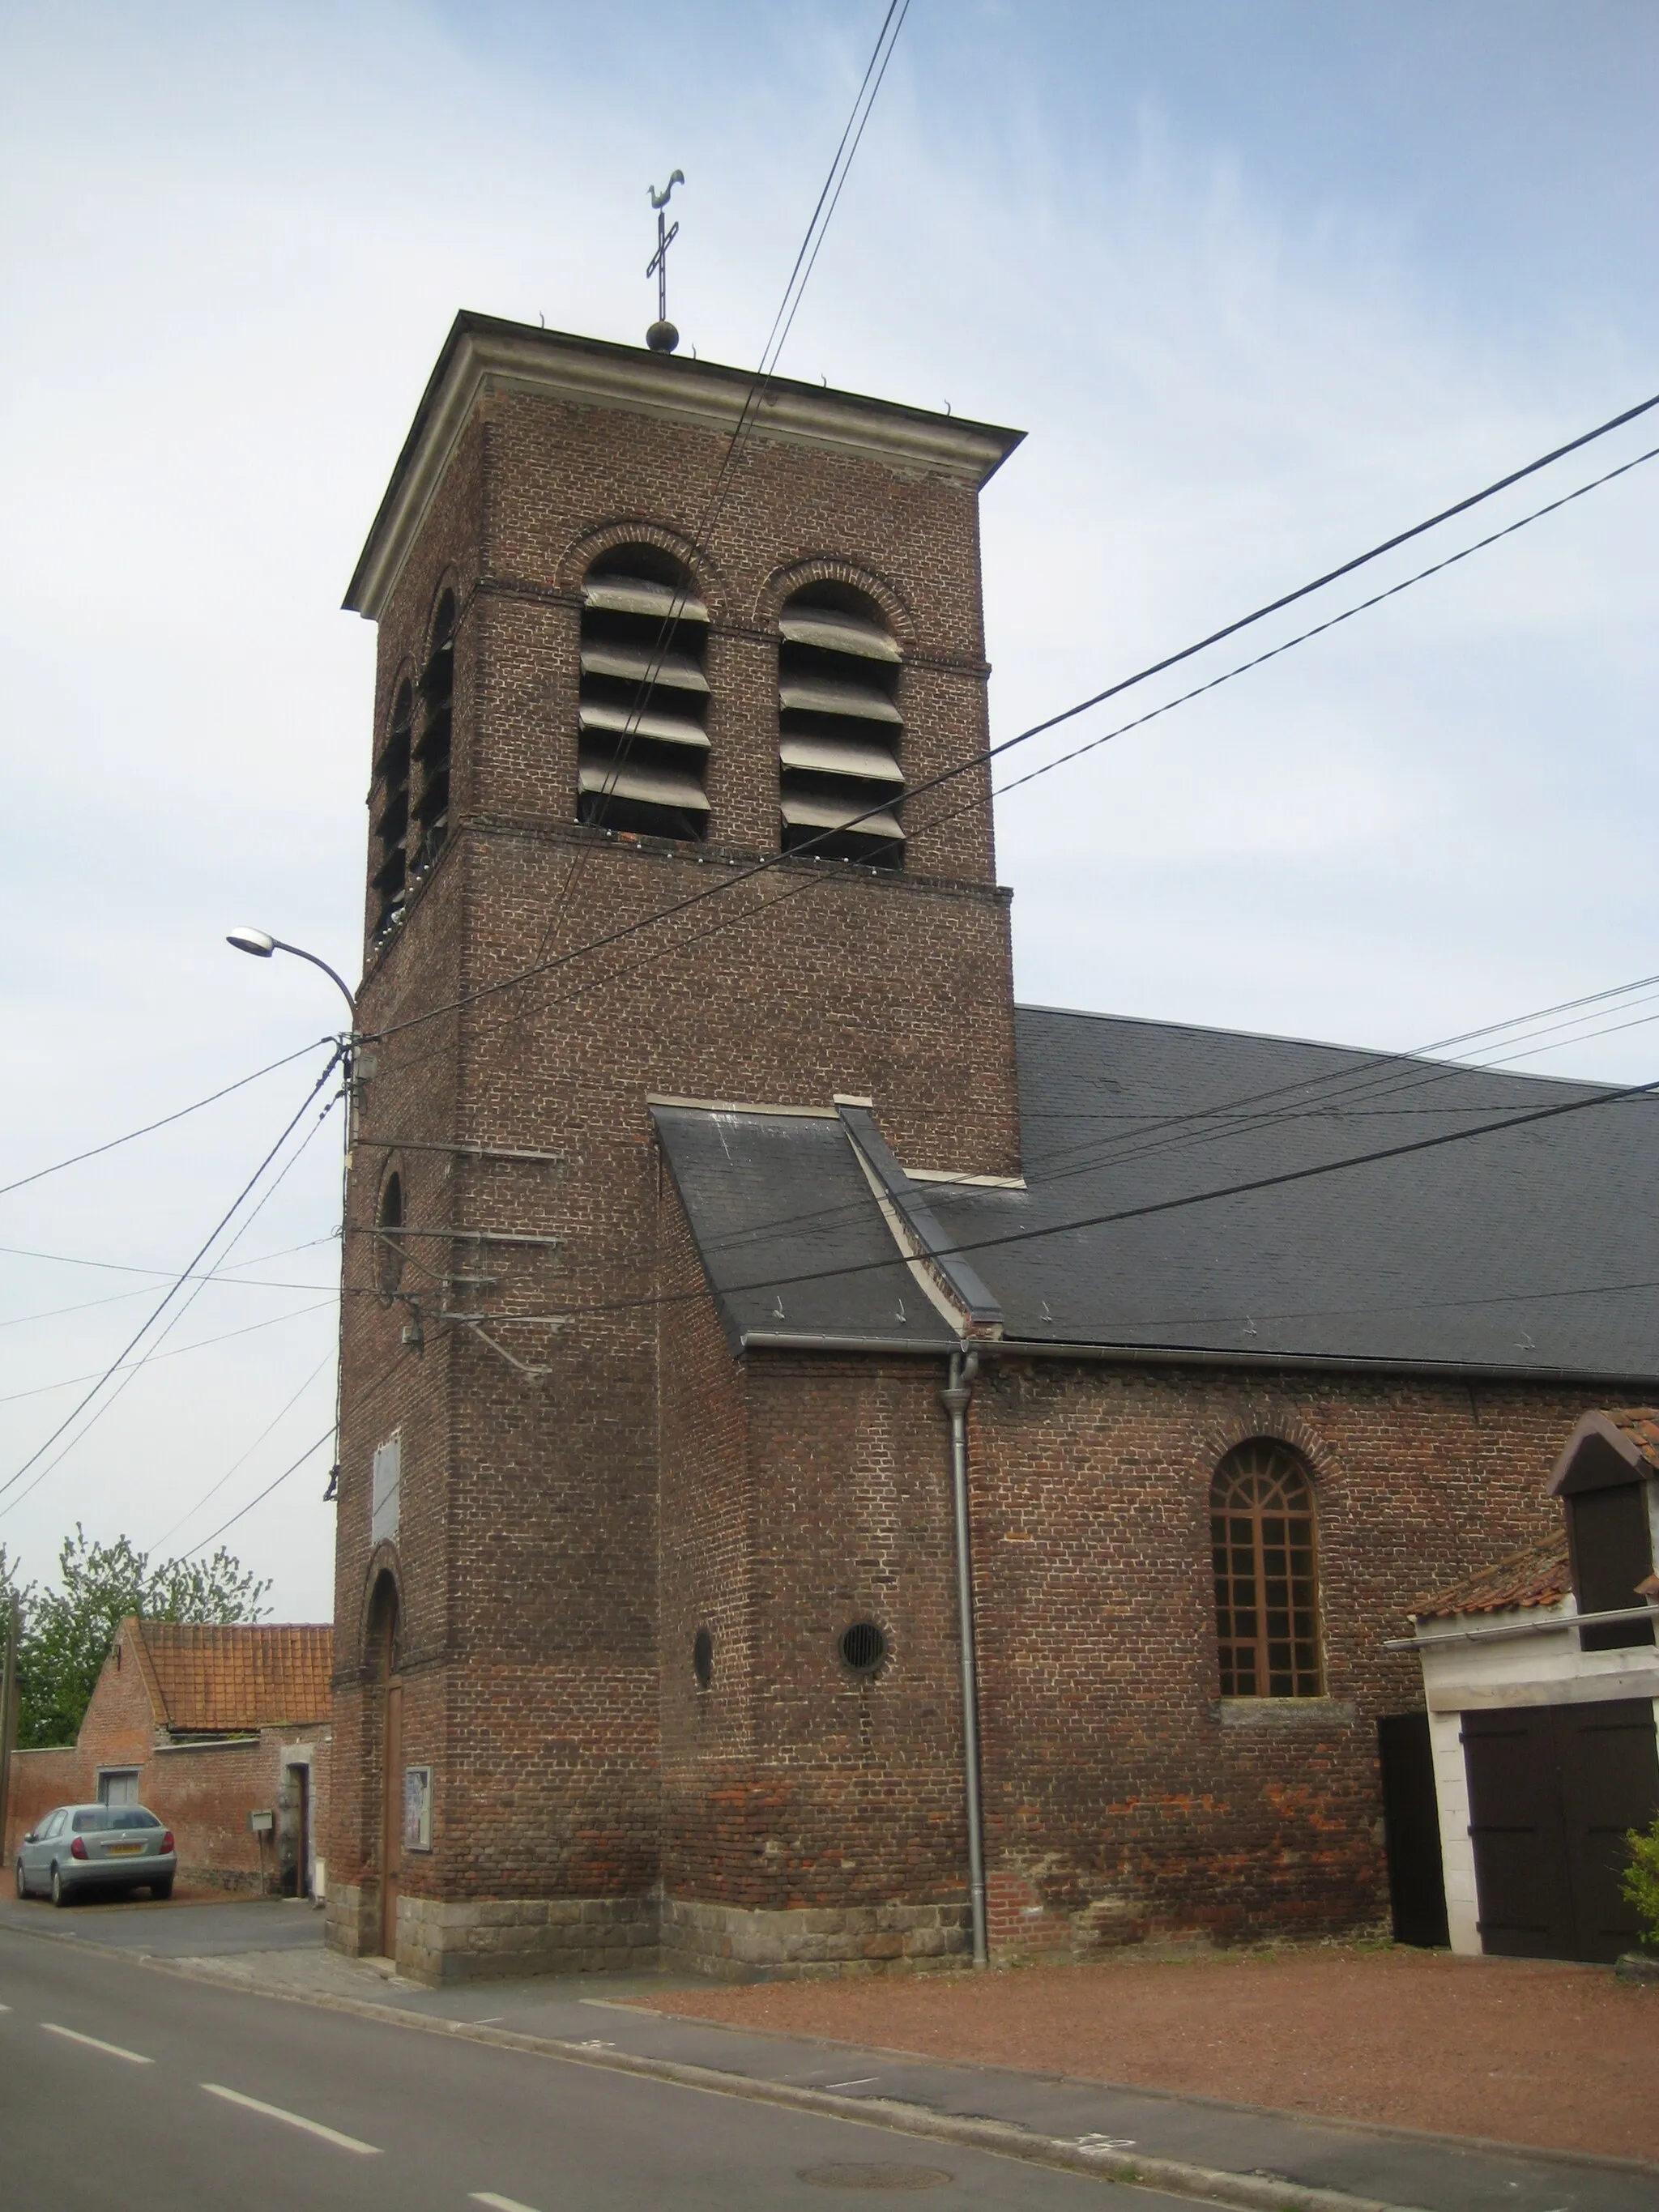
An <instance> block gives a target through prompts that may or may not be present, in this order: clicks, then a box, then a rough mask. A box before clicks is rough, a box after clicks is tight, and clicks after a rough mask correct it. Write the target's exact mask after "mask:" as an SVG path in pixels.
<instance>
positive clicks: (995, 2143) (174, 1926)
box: [0, 1905, 1659, 2212]
mask: <svg viewBox="0 0 1659 2212" xmlns="http://www.w3.org/2000/svg"><path fill="white" fill-rule="evenodd" d="M229 1909H230V1908H224V1909H223V1910H229ZM235 1909H236V1910H239V1911H244V1912H247V1913H249V1914H252V1915H257V1914H258V1913H259V1912H261V1911H264V1912H265V1913H266V1914H276V1915H278V1916H280V1915H282V1913H283V1911H284V1908H283V1907H281V1906H265V1907H261V1906H258V1905H254V1906H250V1907H240V1908H235ZM87 1917H88V1920H89V1921H90V1920H91V1918H92V1915H91V1914H88V1916H87ZM76 1918H77V1916H76V1915H74V1914H63V1913H58V1914H53V1913H52V1912H51V1911H50V1909H49V1908H48V1909H47V1910H46V1911H45V1913H44V1914H33V1913H32V1914H30V1915H29V1916H28V1919H27V1923H23V1924H26V1925H27V1930H28V1932H29V1933H31V1934H40V1935H44V1936H48V1937H56V1938H58V1940H64V1941H70V1942H79V1941H84V1940H85V1937H84V1936H82V1935H81V1934H80V1932H79V1930H78V1929H77V1927H76ZM65 1922H67V1923H68V1925H67V1927H64V1925H63V1923H65ZM255 1924H257V1923H250V1926H251V1929H252V1926H253V1925H255ZM19 1925H20V1916H19V1915H18V1913H17V1912H16V1911H15V1909H4V1908H0V1927H3V1928H17V1927H18V1926H19ZM283 1925H284V1934H285V1936H287V1940H286V1941H285V1942H283V1944H282V1945H281V1946H280V1947H277V1948H269V1947H267V1948H256V1946H255V1945H254V1944H253V1943H252V1942H250V1943H249V1944H247V1946H246V1948H242V1949H240V1950H226V1951H222V1952H220V1953H219V1954H217V1955H199V1954H198V1955H194V1956H192V1955H189V1954H178V1953H173V1951H172V1948H171V1946H172V1942H173V1939H174V1935H175V1930H177V1932H178V1934H179V1936H182V1935H183V1934H184V1933H185V1930H184V1929H181V1928H179V1920H178V1918H177V1917H175V1918H174V1919H173V1922H172V1923H171V1924H170V1925H168V1926H167V1936H168V1938H169V1955H168V1956H167V1957H166V1958H165V1959H163V1958H161V1957H159V1956H158V1955H157V1950H156V1948H151V1946H152V1943H153V1939H154V1937H155V1936H157V1935H159V1934H160V1933H161V1930H160V1929H159V1928H157V1927H156V1926H155V1923H154V1922H153V1921H149V1920H147V1919H145V1918H144V1917H139V1916H134V1917H131V1918H130V1919H127V1920H126V1923H125V1927H124V1928H123V1929H121V1931H120V1934H121V1941H120V1942H119V1943H118V1944H113V1945H109V1937H108V1936H107V1935H106V1936H102V1938H101V1942H102V1943H104V1944H106V1945H109V1947H110V1948H113V1949H117V1950H119V1951H122V1952H124V1953H125V1954H126V1955H127V1956H129V1957H132V1958H140V1959H144V1960H146V1962H147V1963H149V1964H151V1965H154V1966H165V1967H166V1968H167V1970H169V1971H172V1972H179V1973H184V1974H187V1975H190V1976H191V1977H193V1978H199V1979H202V1980H205V1981H210V1982H213V1983H215V1984H219V1985H221V1986H230V1987H234V1988H238V1989H242V1990H247V1991H249V1992H250V1993H252V1994H257V1995H259V1996H264V1997H266V1998H267V1999H273V1998H287V1999H290V2000H294V2001H297V2002H304V2003H311V2004H321V2005H325V2006H328V2007H330V2008H332V2009H336V2010H342V2011H348V2012H355V2013H359V2014H361V2015H364V2016H367V2017H379V2018H386V2017H388V2016H390V2017H393V2018H401V2019H403V2020H404V2021H405V2022H406V2023H407V2024H408V2025H410V2027H422V2028H425V2029H427V2030H428V2031H435V2032H439V2033H447V2034H456V2035H464V2036H466V2037H468V2038H469V2039H477V2040H479V2041H483V2042H490V2043H499V2044H503V2045H507V2046H509V2047H512V2048H515V2049H521V2050H522V2049H529V2050H533V2051H544V2052H546V2053H547V2054H548V2055H550V2056H551V2057H559V2058H562V2059H565V2060H574V2061H577V2062H578V2063H586V2064H590V2065H599V2066H614V2067H618V2068H621V2069H625V2070H628V2071H632V2072H637V2073H644V2074H648V2075H654V2076H656V2077H657V2078H659V2079H664V2080H668V2081H678V2082H682V2083H684V2084H685V2085H687V2086H690V2087H702V2088H709V2089H715V2090H719V2091H721V2092H723V2093H726V2094H730V2095H738V2096H757V2097H761V2098H763V2099H766V2100H769V2101H776V2102H781V2103H787V2104H791V2105H794V2106H805V2107H808V2108H811V2109H817V2110H821V2111H828V2112H836V2113H839V2114H841V2115H842V2116H844V2117H848V2118H859V2119H862V2120H865V2121H867V2122H870V2123H872V2124H876V2125H878V2126H881V2127H884V2128H890V2129H894V2130H897V2131H898V2132H901V2133H903V2134H907V2135H911V2136H927V2137H931V2138H933V2139H934V2140H945V2141H956V2142H974V2143H975V2144H977V2145H979V2146H980V2147H981V2148H990V2149H994V2150H999V2151H1001V2152H1004V2153H1005V2154H1009V2155H1012V2156H1017V2157H1023V2158H1030V2159H1036V2160H1040V2161H1041V2162H1042V2163H1045V2164H1049V2165H1059V2166H1070V2167H1072V2168H1073V2169H1081V2170H1084V2171H1094V2172H1099V2173H1100V2174H1101V2175H1102V2177H1103V2178H1109V2179H1122V2180H1127V2179H1137V2180H1139V2181H1140V2182H1141V2183H1142V2185H1148V2184H1150V2185H1152V2186H1155V2187H1161V2188H1164V2189H1167V2190H1170V2191H1173V2192H1175V2193H1176V2194H1178V2195H1181V2196H1183V2197H1188V2198H1189V2199H1193V2198H1200V2199H1204V2200H1206V2201H1209V2202H1212V2203H1227V2204H1233V2205H1237V2206H1240V2207H1243V2208H1249V2212H1279V2208H1280V2207H1290V2208H1298V2212H1350V2208H1353V2207H1355V2206H1356V2205H1357V2204H1358V2203H1364V2204H1366V2205H1368V2206H1371V2207H1376V2206H1379V2205H1381V2206H1384V2207H1388V2208H1398V2207H1413V2208H1423V2212H1498V2208H1500V2207H1504V2208H1512V2209H1513V2212H1652V2208H1653V2204H1654V2202H1655V2180H1656V2175H1659V2169H1656V2168H1654V2167H1651V2166H1648V2167H1638V2166H1635V2165H1634V2164H1632V2163H1630V2162H1626V2161H1623V2160H1595V2159H1590V2158H1571V2157H1564V2156H1559V2155H1553V2154H1548V2153H1529V2152H1526V2151H1522V2150H1518V2149H1515V2148H1510V2147H1507V2146H1505V2145H1504V2144H1501V2143H1482V2142H1474V2141H1456V2140H1453V2139H1451V2138H1448V2137H1436V2136H1413V2135H1412V2134H1410V2133H1409V2132H1407V2131H1405V2130H1389V2129H1385V2128H1375V2127H1371V2126H1364V2125H1358V2124H1344V2123H1342V2122H1340V2121H1332V2120H1327V2119H1315V2118H1306V2117H1303V2116H1299V2115H1295V2114H1291V2113H1286V2112H1273V2111H1269V2110H1267V2109H1264V2108H1262V2107H1261V2106H1253V2105H1250V2104H1246V2103H1230V2102H1227V2101H1225V2100H1219V2099H1216V2098H1206V2097H1202V2096H1191V2095H1184V2094H1176V2093H1165V2092H1164V2091H1161V2090H1158V2089H1155V2088H1150V2087H1130V2086H1124V2085H1120V2084H1113V2083H1107V2082H1098V2083H1097V2082H1089V2081H1077V2080H1074V2079H1067V2078H1063V2077H1060V2076H1057V2075H1053V2074H1041V2073H1031V2072H1025V2071H1020V2070H1017V2069H1012V2068H1007V2067H1000V2066H995V2065H987V2064H982V2063H980V2064H963V2063H950V2062H948V2061H945V2060H941V2059H938V2058H928V2057H914V2056H908V2055H903V2054H899V2053H895V2052H893V2051H887V2050H883V2049H879V2048H877V2047H874V2046H873V2045H867V2044H866V2045H864V2046H862V2047H858V2046H848V2045H845V2044H841V2043H830V2042H828V2041H826V2040H824V2039H818V2038H814V2037H812V2036H810V2035H806V2034H803V2033H768V2032H765V2031H757V2030H756V2029H753V2028H740V2027H732V2026H727V2025H720V2024H717V2023H715V2022H714V2021H709V2020H707V2019H702V2018H697V2017H695V2016H691V2015H689V2014H679V2013H675V2014H671V2013H668V2012H666V2011H664V2010H659V2009H658V2007H659V2004H661V2003H664V2002H666V2003H670V2004H677V2005H678V2004H681V2003H684V2002H687V2001H692V2002H698V2003H701V2002H704V2001H706V2000H707V1999H708V1997H710V1996H723V1997H734V1996H743V1997H747V1998H758V1997H761V1996H777V1995H780V1994H783V1993H784V1992H782V1991H781V1990H778V1989H777V1988H775V1987H774V1988H769V1989H753V1990H744V1991H729V1990H728V1991H710V1990H709V1989H708V1984H706V1983H701V1982H698V1983H693V1982H690V1981H689V1980H681V1981H676V1980H675V1979H673V1978H670V1977H667V1976H660V1975H639V1976H629V1977H625V1978H624V1977H598V1976H593V1977H588V1976H583V1977H580V1978H570V1979H564V1978H548V1977H540V1978H535V1979H531V1980H524V1981H515V1982H491V1983H484V1984H468V1985H465V1986H464V1987H461V1988H459V1989H453V1990H426V1989H420V1988H416V1987H415V1986H413V1985H411V1984H403V1983H399V1982H398V1981H397V1980H396V1979H395V1978H391V1977H390V1976H389V1975H388V1974H387V1973H386V1972H385V1970H384V1966H383V1964H376V1963H372V1962H369V1961H358V1960H347V1959H343V1958H341V1957H339V1956H338V1955H337V1954H333V1953H327V1952H325V1951H324V1950H323V1949H322V1948H321V1947H320V1943H319V1942H318V1941H317V1940H315V1938H314V1937H313V1936H312V1935H311V1929H312V1928H314V1926H315V1923H314V1921H313V1922H312V1923H310V1927H309V1928H307V1926H306V1923H305V1922H304V1917H303V1916H301V1915H300V1914H298V1913H297V1912H290V1915H289V1918H288V1920H287V1922H286V1923H283ZM289 1930H292V1931H294V1933H293V1934H292V1935H289V1934H288V1931H289ZM213 1932H214V1935H215V1936H216V1939H219V1940H222V1930H221V1929H219V1928H218V1927H216V1928H215V1929H214V1931H213ZM301 1939H303V1940H301ZM1086 1971H1088V1970H1086V1969H1085V1972H1086ZM1006 1979H1008V1980H1009V1981H1014V1980H1018V1979H1020V1978H1016V1977H1010V1978H1006ZM832 1986H833V1985H832ZM909 1986H911V1985H910V1984H892V1983H884V1984H878V1985H877V1984H872V1985H866V1987H867V1988H869V1990H870V1991H871V1993H872V1995H873V1994H875V1993H876V1991H877V1990H881V1991H883V1992H889V1993H890V1992H891V1991H893V1990H895V1989H897V1988H906V1987H909ZM1655 2009H1656V2011H1659V2007H1656V2008H1655Z"/></svg>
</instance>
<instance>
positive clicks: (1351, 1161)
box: [563, 1077, 1659, 1320]
mask: <svg viewBox="0 0 1659 2212" xmlns="http://www.w3.org/2000/svg"><path fill="white" fill-rule="evenodd" d="M1656 1092H1659V1077H1656V1078H1655V1079H1653V1080H1652V1081H1651V1082H1648V1083H1635V1084H1627V1085H1622V1086H1620V1088H1618V1089H1613V1090H1607V1091H1596V1092H1594V1093H1593V1094H1592V1095H1591V1096H1590V1097H1583V1098H1570V1099H1565V1100H1563V1101H1561V1102H1559V1103H1557V1104H1555V1105H1553V1106H1543V1107H1537V1108H1534V1109H1532V1110H1531V1111H1530V1112H1528V1113H1524V1114H1510V1115H1500V1116H1499V1117H1498V1119H1497V1120H1496V1121H1484V1122H1480V1123H1478V1124H1477V1125H1476V1126H1475V1127H1472V1128H1467V1129H1450V1130H1445V1131H1443V1132H1441V1133H1439V1134H1437V1135H1435V1136H1432V1137H1416V1138H1413V1139H1410V1140H1409V1141H1408V1142H1407V1143H1405V1144H1400V1145H1382V1146H1374V1147H1372V1148H1371V1149H1370V1150H1369V1151H1367V1152H1353V1153H1349V1154H1346V1156H1344V1157H1343V1158H1340V1159H1334V1160H1321V1161H1317V1162H1315V1163H1314V1164H1311V1165H1310V1166H1307V1167H1299V1168H1286V1169H1281V1170H1279V1171H1278V1172H1276V1173H1274V1174H1272V1175H1261V1176H1248V1177H1246V1178H1244V1179H1243V1180H1241V1181H1239V1182H1231V1183H1223V1184H1219V1185H1218V1186H1216V1187H1214V1188H1211V1189H1208V1190H1197V1191H1188V1192H1185V1193H1182V1194H1179V1195H1177V1196H1175V1197H1171V1198H1161V1199H1148V1200H1143V1201H1142V1202H1141V1203H1140V1204H1139V1205H1138V1206H1118V1207H1115V1208H1113V1209H1112V1210H1111V1211H1109V1212H1104V1213H1093V1214H1084V1215H1080V1216H1074V1217H1073V1218H1070V1219H1067V1220H1061V1221H1051V1222H1043V1223H1039V1224H1036V1225H1033V1226H1031V1227H1029V1228H1024V1229H1015V1230H1008V1231H1004V1232H1002V1233H1000V1234H999V1235H996V1236H991V1237H967V1238H962V1239H959V1240H957V1241H955V1242H953V1243H951V1244H950V1245H948V1246H947V1247H946V1248H945V1257H946V1258H951V1259H954V1258H958V1257H962V1256H964V1255H968V1254H970V1253H975V1252H986V1251H992V1250H997V1249H1002V1248H1004V1247H1006V1246H1009V1245H1014V1244H1029V1243H1037V1242H1040V1241H1041V1240H1042V1239H1043V1238H1045V1237H1063V1236H1070V1235H1073V1234H1074V1233H1075V1232H1076V1231H1079V1230H1084V1229H1099V1228H1104V1227H1109V1226H1111V1225H1115V1224H1117V1223H1120V1222H1124V1221H1140V1220H1146V1219H1147V1218H1151V1217H1152V1216H1154V1215H1158V1214H1164V1213H1176V1212H1183V1211H1185V1210H1186V1209H1187V1208H1188V1207H1189V1206H1208V1205H1212V1204H1214V1203H1216V1202H1217V1201H1218V1200H1222V1199H1227V1198H1238V1197H1243V1196H1247V1195H1249V1194H1252V1193H1254V1192H1256V1191H1262V1190H1275V1189H1279V1188H1284V1187H1285V1185H1287V1184H1291V1183H1300V1182H1313V1181H1316V1180H1317V1179H1318V1178H1319V1177H1321V1176H1328V1175H1341V1174H1344V1173H1346V1171H1347V1170H1350V1169H1352V1168H1362V1167H1370V1166H1372V1165H1375V1164H1376V1163H1377V1162H1379V1161H1383V1160H1393V1159H1403V1158H1407V1157H1408V1156H1410V1155H1412V1154H1414V1153H1419V1152H1437V1151H1441V1150H1443V1149H1444V1148H1445V1147H1446V1146H1450V1145H1462V1144H1469V1143H1472V1142H1473V1141H1474V1139H1477V1138H1480V1137H1487V1136H1492V1135H1494V1134H1496V1133H1500V1132H1502V1131H1504V1130H1508V1129H1520V1128H1526V1127H1533V1126H1534V1125H1535V1124H1538V1123H1541V1122H1544V1121H1559V1120H1561V1119H1562V1118H1563V1117H1564V1116H1565V1115H1570V1114H1582V1113H1586V1112H1589V1111H1592V1110H1594V1109H1596V1108H1598V1107H1605V1106H1617V1105H1623V1104H1626V1103H1628V1102H1630V1101H1632V1100H1634V1099H1638V1098H1650V1097H1653V1096H1654V1094H1655V1093H1656ZM896 1250H897V1248H896V1247H895V1252H896ZM893 1261H894V1254H892V1253H888V1254H884V1255H883V1256H882V1257H881V1258H880V1259H878V1260H860V1261H852V1262H849V1263H848V1264H847V1265H845V1266H842V1267H815V1268H809V1269H806V1270H804V1271H802V1272H800V1273H795V1274H789V1275H765V1276H762V1277H759V1278H757V1279H755V1280H753V1281H750V1282H743V1283H726V1284H723V1285H720V1290H719V1292H718V1295H719V1296H720V1297H722V1298H732V1297H742V1296H744V1295H745V1294H747V1293H749V1292H751V1291H786V1290H789V1289H791V1288H799V1287H800V1286H802V1285H805V1284H809V1283H823V1282H831V1281H836V1280H839V1279H842V1278H843V1277H846V1276H850V1275H865V1274H870V1273H873V1272H875V1271H877V1270H878V1269H881V1268H884V1267H891V1266H892V1265H893ZM706 1296H708V1291H707V1289H706V1288H704V1287H702V1286H699V1287H696V1288H693V1289H691V1290H688V1291H666V1292H660V1293H657V1294H653V1295H651V1296H647V1297H635V1298H607V1299H602V1300H598V1301H595V1302H593V1303H592V1304H587V1305H582V1306H570V1307H567V1308H565V1309H564V1310H563V1317H565V1318H568V1319H570V1320H578V1319H585V1318H588V1317H590V1316H596V1315H601V1314H613V1313H625V1312H635V1311H642V1310H648V1309H651V1308H656V1307H664V1306H672V1305H682V1304H686V1303H688V1302H690V1301H694V1300H696V1299H697V1298H700V1297H706Z"/></svg>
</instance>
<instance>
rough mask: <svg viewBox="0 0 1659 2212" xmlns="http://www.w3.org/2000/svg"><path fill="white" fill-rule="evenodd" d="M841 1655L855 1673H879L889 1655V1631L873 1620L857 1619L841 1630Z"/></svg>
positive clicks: (844, 1662) (843, 1661) (846, 1664)
mask: <svg viewBox="0 0 1659 2212" xmlns="http://www.w3.org/2000/svg"><path fill="white" fill-rule="evenodd" d="M841 1656H842V1664H843V1665H844V1666H846V1667H848V1668H851V1670H852V1672H853V1673H854V1674H863V1675H866V1676H867V1675H871V1674H879V1673H880V1671H881V1668H882V1665H883V1662H884V1661H885V1659H886V1657H887V1631H886V1630H885V1629H884V1628H882V1627H880V1626H878V1624H877V1623H876V1622H875V1621H873V1620H855V1621H854V1623H853V1624H852V1626H851V1627H850V1628H843V1629H842V1632H841Z"/></svg>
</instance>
